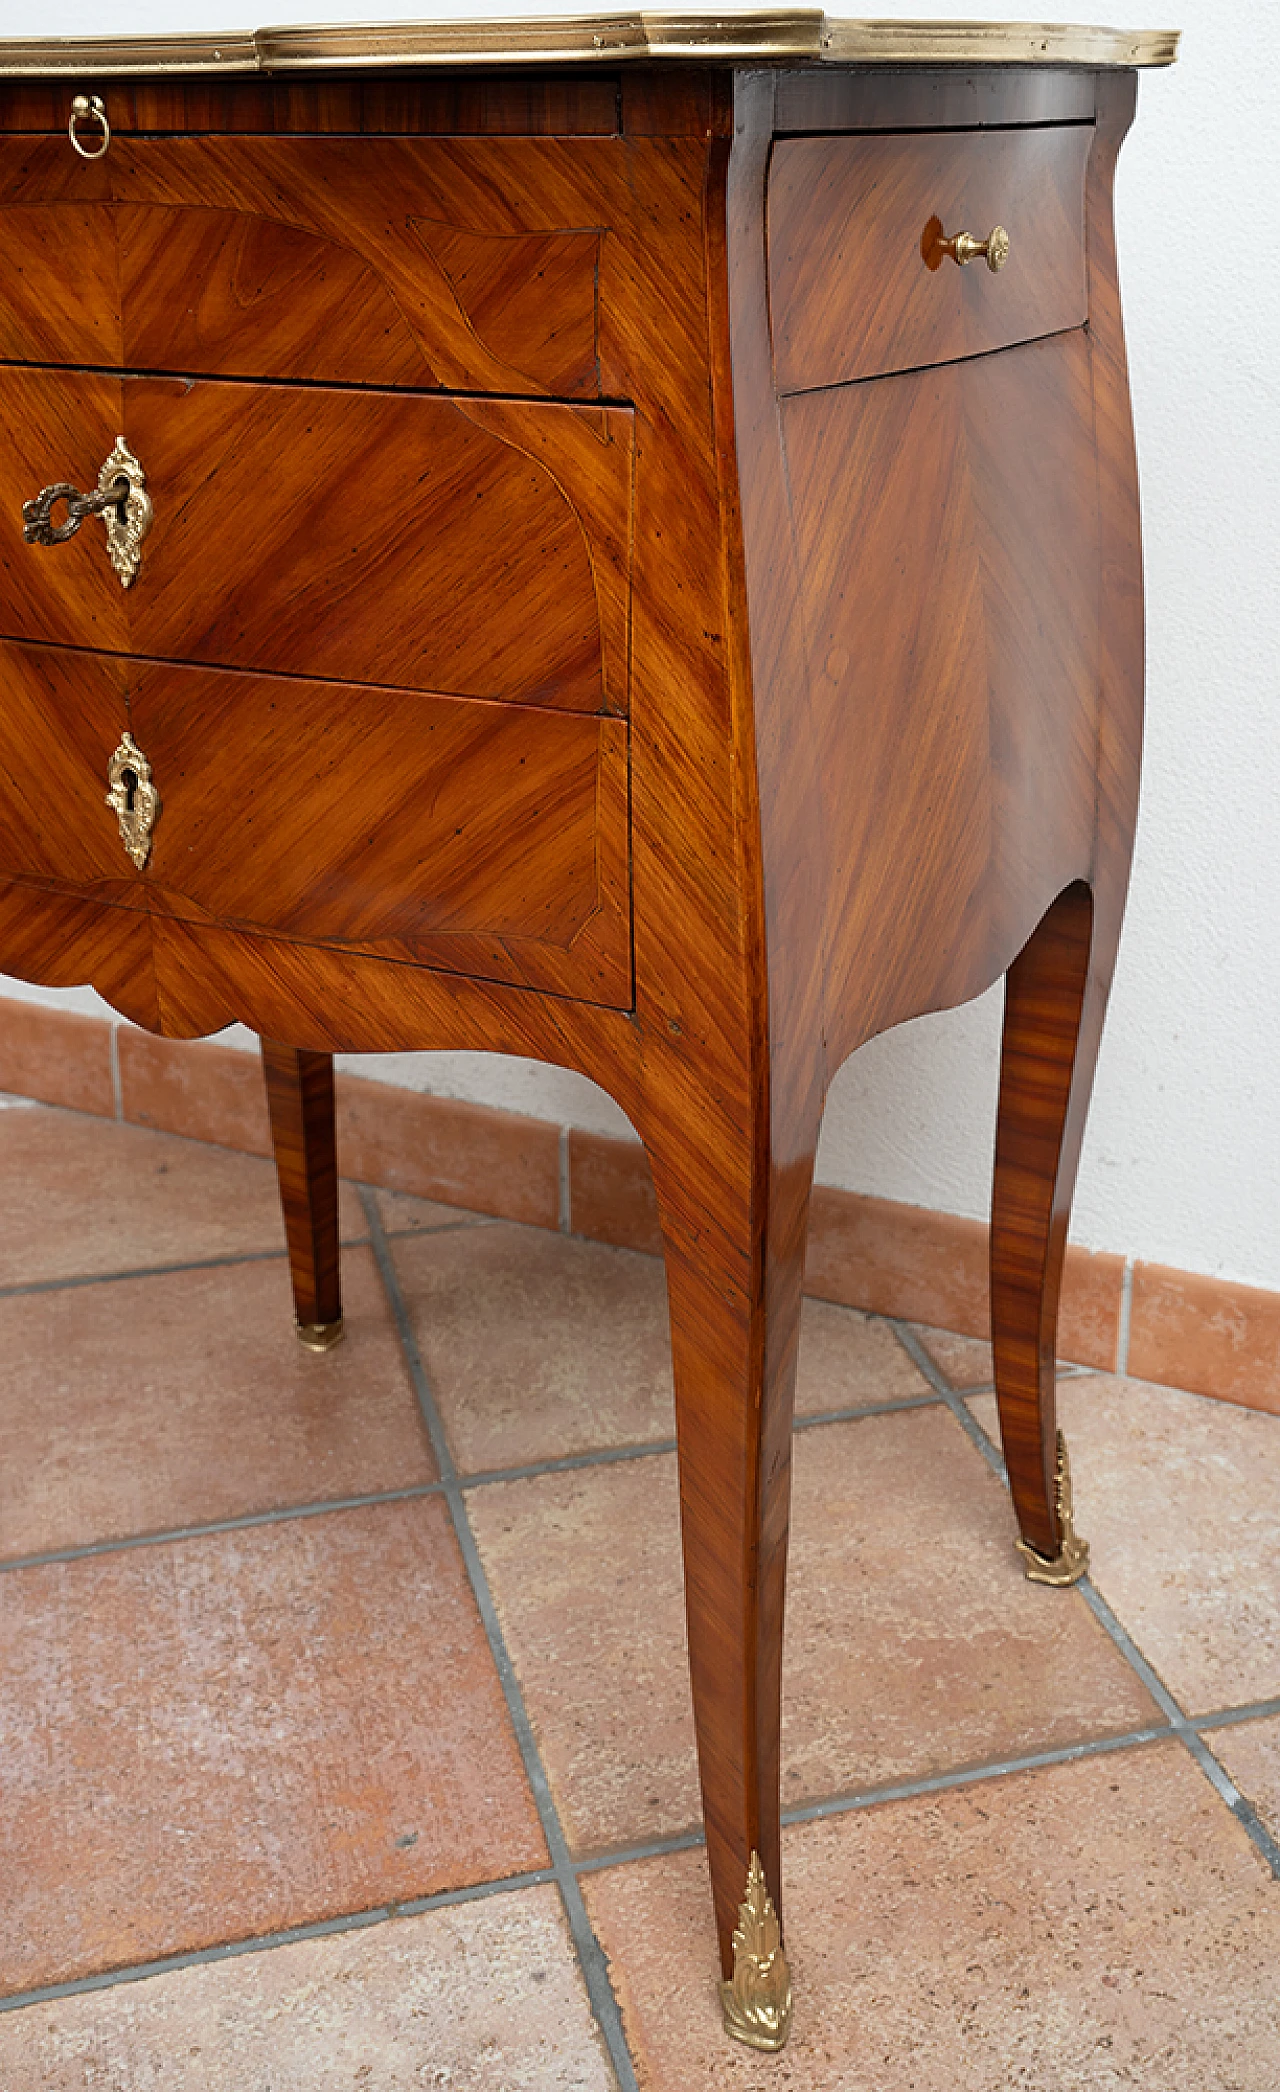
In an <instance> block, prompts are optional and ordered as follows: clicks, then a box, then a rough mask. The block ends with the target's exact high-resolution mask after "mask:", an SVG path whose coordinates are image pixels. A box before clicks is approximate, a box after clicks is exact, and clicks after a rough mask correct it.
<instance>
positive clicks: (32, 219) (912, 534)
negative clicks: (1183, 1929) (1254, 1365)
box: [0, 9, 1176, 2049]
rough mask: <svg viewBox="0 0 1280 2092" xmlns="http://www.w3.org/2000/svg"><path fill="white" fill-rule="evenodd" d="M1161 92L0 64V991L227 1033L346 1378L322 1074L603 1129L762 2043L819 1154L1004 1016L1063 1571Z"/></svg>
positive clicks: (89, 58)
mask: <svg viewBox="0 0 1280 2092" xmlns="http://www.w3.org/2000/svg"><path fill="white" fill-rule="evenodd" d="M1175 43H1176V39H1175V38H1174V37H1173V36H1171V35H1164V34H1149V35H1137V34H1129V33H1119V32H1113V31H1107V30H1090V29H1061V28H1039V27H1019V26H1016V25H1010V26H994V25H992V26H988V27H975V26H974V25H971V24H970V25H963V24H937V25H927V24H910V23H896V24H874V25H873V24H859V23H852V22H847V23H840V22H833V21H828V20H827V19H826V18H825V17H824V16H823V15H822V14H820V13H818V12H816V11H812V10H806V9H800V10H796V11H790V12H774V13H768V12H760V13H755V14H746V15H734V16H729V17H724V18H712V17H703V16H696V15H693V14H671V15H661V16H656V15H636V16H615V17H607V18H606V17H595V18H588V19H584V20H580V21H569V20H560V21H555V22H536V21H532V22H531V21H508V22H486V23H474V24H464V25H447V24H439V23H437V24H431V25H424V26H422V27H414V26H413V25H398V26H396V27H394V28H390V29H385V30H373V29H362V28H352V29H324V30H319V29H317V30H282V31H263V32H259V33H257V34H256V35H253V36H233V37H229V38H227V39H225V40H222V41H219V42H217V43H214V42H213V41H212V40H209V39H203V38H199V37H180V36H175V37H171V38H158V39H137V40H134V41H123V42H115V43H111V42H106V41H102V42H98V43H86V44H73V43H56V42H44V43H16V42H12V41H10V42H8V43H0V432H2V435H3V442H2V444H0V691H2V693H3V704H2V705H0V762H2V763H3V768H4V775H5V778H6V780H7V786H8V788H7V789H6V791H5V792H4V793H3V794H0V970H3V971H4V972H7V973H10V974H15V975H19V976H21V977H23V978H25V979H27V980H31V981H37V982H42V983H45V984H49V985H57V986H61V985H70V984H73V983H80V982H90V983H92V985H93V986H94V987H95V988H97V989H98V990H99V992H100V993H101V994H102V995H104V996H105V997H106V998H107V1000H108V1001H109V1002H110V1003H111V1004H112V1005H113V1006H114V1007H115V1008H116V1009H117V1010H119V1011H121V1012H123V1014H124V1015H125V1016H127V1017H129V1018H131V1019H133V1020H134V1021H135V1022H136V1023H138V1024H140V1025H143V1026H145V1027H147V1028H148V1029H150V1030H151V1031H153V1032H158V1033H162V1034H164V1035H166V1036H169V1037H194V1036H197V1035H200V1034H203V1033H208V1032H213V1031H216V1030H219V1029H220V1028H221V1027H223V1026H224V1025H226V1024H228V1023H230V1022H231V1021H232V1020H233V1019H239V1020H240V1021H241V1022H243V1023H245V1024H247V1025H249V1026H251V1027H252V1028H253V1029H254V1030H255V1031H256V1032H258V1033H259V1034H260V1035H261V1037H262V1039H263V1056H264V1061H265V1067H266V1077H267V1089H268V1097H269V1102H270V1109H271V1119H272V1130H273V1137H274V1142H275V1152H276V1161H277V1167H278V1170H279V1176H280V1184H281V1190H282V1193H283V1199H284V1208H285V1217H286V1225H287V1231H288V1238H289V1249H290V1264H291V1273H292V1279H293V1287H294V1300H295V1306H296V1312H297V1320H298V1326H299V1335H300V1336H301V1337H302V1338H303V1340H304V1342H306V1343H308V1344H309V1345H310V1346H311V1347H312V1348H313V1349H315V1350H316V1351H317V1352H321V1353H322V1352H323V1351H324V1350H325V1349H327V1348H328V1347H329V1346H330V1345H331V1344H333V1343H334V1342H335V1341H336V1340H337V1339H338V1338H339V1337H340V1335H341V1331H342V1311H341V1301H340V1290H339V1270H338V1246H337V1201H336V1165H335V1156H334V1135H333V1083H332V1063H331V1058H330V1056H331V1055H332V1054H334V1053H335V1052H338V1051H347V1052H379V1051H398V1050H406V1049H417V1048H421V1049H440V1048H450V1049H458V1048H472V1049H479V1050H484V1051H488V1052H504V1053H512V1054H519V1055H526V1056H531V1057H534V1058H538V1059H542V1060H544V1061H550V1062H556V1063H559V1064H561V1065H563V1066H566V1067H571V1068H576V1069H580V1070H581V1071H583V1072H584V1073H585V1074H586V1075H588V1076H590V1077H592V1078H593V1079H594V1080H595V1081H597V1082H599V1083H601V1084H602V1085H603V1086H604V1087H605V1088H606V1089H607V1090H609V1091H610V1092H611V1093H612V1095H613V1096H614V1097H616V1098H617V1100H618V1102H619V1103H620V1104H621V1105H622V1107H623V1109H624V1110H625V1111H626V1112H627V1113H628V1114H629V1116H630V1118H631V1120H632V1122H633V1124H634V1126H635V1127H636V1130H637V1131H638V1133H639V1134H640V1136H641V1138H642V1139H643V1141H644V1144H645V1147H646V1150H647V1153H648V1156H649V1160H650V1163H651V1165H652V1170H653V1177H654V1183H655V1186H656V1191H657V1198H658V1205H659V1211H660V1216H661V1223H662V1232H663V1241H664V1246H665V1256H666V1268H667V1279H668V1290H669V1296H670V1306H671V1332H672V1348H673V1355H674V1368H675V1389H676V1406H677V1429H678V1440H679V1464H680V1488H681V1506H682V1521H683V1545H684V1556H685V1570H686V1594H687V1611H688V1627H689V1650H690V1664H691V1671H692V1680H693V1696H694V1705H695V1712H696V1721H697V1735H698V1753H699V1761H700V1768H701V1778H702V1793H703V1803H704V1813H705V1821H706V1834H707V1854H708V1860H709V1863H710V1871H711V1878H712V1883H713V1887H714V1895H715V1910H716V1919H717V1924H718V1928H719V1938H720V1952H721V1963H722V1970H721V1972H722V1976H723V1979H724V1980H723V1982H722V1986H721V1995H722V2003H723V2009H724V2015H725V2022H726V2026H727V2027H728V2029H729V2032H730V2033H731V2034H733V2035H735V2036H736V2037H737V2038H739V2039H741V2040H743V2041H746V2042H749V2043H751V2044H752V2045H754V2046H756V2047H759V2048H766V2049H768V2048H778V2047H780V2046H781V2045H782V2043H783V2041H784V2040H785V2039H786V2035H787V2031H788V2027H789V2024H790V2018H791V2010H792V2003H791V1989H790V1979H789V1976H788V1972H787V1963H786V1957H785V1954H784V1952H783V1946H782V1929H781V1917H782V1898H781V1885H780V1878H779V1872H780V1868H779V1804H778V1779H779V1685H780V1669H781V1652H782V1621H783V1594H784V1584H785V1569H786V1546H787V1522H788V1503H789V1488H790V1458H789V1448H790V1426H791V1408H792V1392H793V1383H794V1376H795V1361H796V1348H797V1336H798V1325H799V1313H800V1299H801V1281H802V1275H803V1264H804V1247H805V1232H806V1221H807V1213H808V1205H809V1196H810V1187H811V1181H812V1175H813V1160H814V1150H815V1147H816V1143H817V1139H818V1131H819V1125H820V1121H821V1116H822V1108H823V1101H824V1098H825V1095H826V1091H827V1088H828V1085H829V1083H830V1081H831V1079H832V1077H833V1076H834V1074H835V1073H836V1071H837V1069H838V1068H839V1067H840V1065H841V1063H842V1062H843V1061H844V1060H845V1059H846V1058H847V1056H848V1055H849V1054H850V1053H852V1052H853V1051H854V1050H855V1048H856V1047H857V1046H859V1045H860V1044H861V1043H862V1042H863V1041H865V1040H866V1039H869V1038H870V1037H872V1036H873V1035H874V1034H875V1033H878V1032H881V1031H884V1030H885V1029H887V1028H888V1027H889V1026H891V1025H894V1024H898V1023H901V1022H902V1021H903V1020H904V1019H906V1018H908V1017H912V1016H915V1015H917V1014H918V1013H920V1012H922V1011H925V1010H934V1009H943V1008H948V1007H951V1006H953V1005H955V1004H958V1003H962V1002H965V1001H967V1000H968V999H970V998H971V997H973V996H976V995H978V994H980V993H981V992H982V991H983V990H984V989H986V988H988V987H989V986H990V985H991V984H992V983H993V982H995V981H997V980H998V979H1000V978H1001V976H1004V977H1005V978H1006V982H1007V995H1006V1008H1005V1032H1004V1049H1003V1059H1002V1066H1001V1082H1000V1103H999V1118H998V1127H997V1135H996V1167H995V1189H994V1197H993V1209H992V1230H991V1303H992V1328H993V1336H994V1344H995V1361H996V1363H995V1373H996V1383H997V1390H998V1396H999V1406H1000V1421H1001V1429H1002V1433H1003V1438H1004V1447H1005V1453H1006V1457H1007V1460H1008V1465H1009V1472H1010V1478H1011V1481H1012V1485H1013V1499H1014V1508H1015V1511H1016V1515H1017V1520H1018V1525H1019V1529H1020V1538H1019V1542H1018V1544H1019V1545H1020V1547H1021V1548H1022V1551H1023V1554H1024V1557H1025V1561H1026V1566H1027V1573H1028V1574H1029V1575H1030V1576H1033V1577H1035V1578H1036V1579H1037V1580H1039V1581H1041V1582H1045V1583H1068V1582H1071V1581H1073V1580H1074V1579H1075V1578H1077V1577H1078V1576H1079V1575H1080V1574H1081V1573H1082V1572H1083V1570H1084V1567H1085V1564H1086V1561H1087V1549H1086V1547H1085V1545H1084V1543H1083V1541H1082V1540H1080V1539H1079V1538H1078V1537H1077V1535H1076V1534H1075V1532H1074V1529H1073V1525H1072V1519H1071V1504H1070V1476H1069V1471H1068V1466H1067V1457H1066V1449H1065V1447H1064V1445H1063V1443H1062V1440H1061V1437H1060V1435H1059V1433H1058V1430H1057V1425H1056V1420H1055V1414H1054V1376H1053V1360H1054V1339H1055V1332H1056V1323H1057V1304H1058V1292H1059V1284H1060V1280H1061V1274H1062V1263H1063V1252H1064V1247H1065V1241H1066V1233H1067V1221H1068V1216H1069V1210H1070V1203H1071V1195H1072V1189H1073V1185H1074V1180H1075V1174H1076V1165H1077V1159H1078V1156H1079V1152H1080V1144H1081V1138H1082V1133H1083V1127H1084V1120H1085V1114H1086V1110H1087V1105H1088V1099H1089V1092H1090V1087H1091V1084H1092V1078H1093V1070H1094V1065H1095V1061H1096V1057H1097V1050H1098V1041H1099V1036H1100V1032H1101V1027H1102V1021H1103V1013H1104V1009H1105V1005H1106V1000H1107V993H1108V988H1109V985H1110V980H1111V974H1112V969H1113V964H1114V960H1115V954H1116V947H1117V941H1118V937H1119V933H1120V924H1121V917H1122V913H1123V908H1124V897H1125V889H1126V884H1127V880H1128V873H1129V863H1130V856H1131V850H1132V842H1133V830H1134V820H1135V815H1136V809H1137V793H1138V770H1139V757H1140V745H1141V721H1142V656H1143V633H1142V583H1141V555H1140V544H1139V523H1138V490H1137V479H1136V472H1135V464H1134V451H1133V440H1132V433H1131V425H1130V412H1129V397H1128V387H1127V378H1126V371H1125V355H1124V342H1123V335H1122V328H1121V313H1120V298H1119V291H1118V287H1117V279H1116V259H1115V243H1114V237H1113V231H1112V210H1111V196H1112V179H1113V174H1114V169H1115V163H1116V155H1117V152H1118V150H1119V147H1120V144H1121V141H1122V139H1123V137H1124V135H1125V132H1126V130H1127V129H1128V127H1129V124H1130V122H1131V120H1132V117H1133V112H1134V102H1135V93H1136V79H1137V75H1136V71H1135V70H1134V69H1135V68H1136V67H1138V66H1142V65H1159V64H1166V63H1168V62H1169V61H1170V60H1171V59H1172V57H1173V55H1174V46H1175ZM33 809H34V810H35V811H34V812H33ZM37 815H38V817H37ZM315 1370H316V1371H317V1372H318V1373H323V1372H325V1371H326V1370H327V1368H326V1364H325V1361H324V1359H323V1357H317V1359H316V1361H315ZM1045 1602H1046V1603H1047V1604H1052V1603H1053V1600H1052V1598H1050V1597H1046V1600H1045ZM708 1974H709V1977H710V1972H708Z"/></svg>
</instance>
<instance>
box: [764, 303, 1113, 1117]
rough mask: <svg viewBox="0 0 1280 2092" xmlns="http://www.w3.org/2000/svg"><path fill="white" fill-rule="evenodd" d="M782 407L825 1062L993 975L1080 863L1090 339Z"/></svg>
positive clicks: (1087, 811) (1086, 703)
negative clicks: (805, 666)
mask: <svg viewBox="0 0 1280 2092" xmlns="http://www.w3.org/2000/svg"><path fill="white" fill-rule="evenodd" d="M783 423H784V428H785V432H786V442H787V458H788V474H789V485H790V490H791V503H792V519H793V527H794V530H795V533H796V542H797V547H798V557H799V563H800V570H801V573H802V575H803V589H802V604H803V616H802V623H803V629H804V632H805V634H806V642H807V646H808V651H809V678H810V696H809V703H810V710H811V724H810V728H809V731H810V733H811V735H812V738H813V742H814V746H815V749H816V751H817V755H816V764H817V777H818V783H817V785H816V787H815V792H814V804H815V805H820V806H821V807H822V808H823V820H822V823H821V828H822V832H823V833H824V834H825V837H826V838H827V842H826V858H825V866H824V872H823V877H822V881H821V889H820V890H821V892H822V894H823V896H824V907H825V921H826V930H825V945H826V962H825V963H826V1037H827V1051H828V1078H829V1077H830V1076H831V1075H833V1074H834V1073H835V1071H836V1069H837V1068H838V1067H839V1065H840V1063H841V1061H842V1060H843V1059H844V1058H845V1057H846V1055H847V1054H849V1053H850V1052H852V1051H853V1049H854V1048H855V1047H856V1046H857V1045H859V1044H861V1042H862V1041H863V1040H864V1039H866V1038H868V1037H870V1036H871V1035H872V1034H873V1033H874V1032H877V1031H881V1030H884V1029H887V1028H888V1027H889V1026H890V1025H893V1024H898V1023H901V1022H903V1021H904V1019H906V1018H908V1017H912V1016H916V1015H919V1014H921V1013H922V1012H923V1011H925V1010H929V1009H940V1008H946V1007H948V1006H950V1005H952V1004H954V1003H957V1002H963V1001H966V1000H967V999H968V998H969V997H971V996H973V995H977V994H979V993H980V992H981V991H982V990H983V989H984V988H986V987H988V986H990V984H991V982H992V981H993V980H995V979H997V978H998V977H999V975H1000V973H1001V971H1002V970H1003V969H1004V967H1005V966H1007V965H1008V964H1009V962H1010V960H1011V959H1012V957H1013V955H1014V953H1015V952H1016V951H1017V950H1018V949H1019V947H1020V946H1021V944H1022V943H1023V942H1024V941H1025V939H1026V938H1027V936H1028V935H1029V934H1030V931H1031V929H1032V927H1033V926H1034V924H1035V922H1036V921H1037V920H1038V919H1039V917H1040V915H1041V914H1042V913H1043V912H1044V910H1045V908H1046V907H1047V906H1048V904H1049V902H1050V901H1051V900H1052V899H1053V897H1054V895H1055V894H1056V893H1057V892H1058V891H1059V890H1060V889H1061V887H1062V886H1064V885H1065V884H1066V883H1067V882H1068V881H1069V880H1070V879H1072V878H1077V877H1080V876H1082V875H1083V874H1084V873H1085V872H1086V871H1087V869H1088V865H1089V859H1090V852H1091V848H1092V834H1093V815H1094V760H1095V748H1096V739H1097V705H1098V698H1097V646H1098V637H1097V632H1098V627H1097V588H1098V536H1097V533H1098V521H1097V507H1096V477H1095V467H1094V459H1093V428H1092V398H1091V391H1090V384H1089V351H1088V345H1087V341H1086V337H1085V336H1084V334H1083V333H1082V332H1077V333H1075V334H1073V335H1065V336H1061V337H1056V338H1055V339H1053V340H1050V341H1043V342H1038V343H1034V344H1031V345H1029V346H1026V347H1022V348H1018V349H1015V350H1012V351H1010V352H1009V353H1008V354H1006V355H1003V356H991V357H982V358H978V359H976V360H974V361H973V362H970V363H962V364H956V365H948V366H943V367H941V368H939V369H937V370H927V371H919V372H913V373H909V374H906V375H903V376H899V377H893V378H886V379H883V380H881V381H879V382H878V383H876V384H873V385H857V386H849V387H845V388H842V389H837V390H833V391H830V392H824V393H820V394H805V395H802V396H800V397H796V398H792V399H789V400H787V401H786V402H785V407H784V415H783ZM815 825H816V824H815Z"/></svg>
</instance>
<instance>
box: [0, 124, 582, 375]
mask: <svg viewBox="0 0 1280 2092" xmlns="http://www.w3.org/2000/svg"><path fill="white" fill-rule="evenodd" d="M69 100H70V89H68V105H69ZM495 166H496V167H497V168H498V177H497V179H496V180H495V178H494V170H495ZM567 201H568V199H567V197H566V194H565V183H564V169H563V166H562V164H561V159H560V157H558V156H557V154H556V152H555V151H554V150H549V149H548V147H547V146H546V145H542V144H540V143H538V142H536V141H530V140H514V139H513V140H503V141H497V140H486V141H483V142H479V141H474V140H472V141H467V140H445V139H436V140H428V139H421V140H419V139H403V138H360V139H353V138H254V137H246V138H228V137H192V138H142V139H139V138H130V137H127V136H118V137H116V138H114V139H113V141H112V145H111V150H110V152H109V153H108V154H107V155H106V157H105V158H104V159H103V160H102V161H100V162H99V161H94V162H91V163H86V162H85V161H83V160H79V159H77V158H76V156H75V154H74V153H73V151H72V148H71V145H70V143H69V141H68V140H67V138H66V137H65V135H64V136H61V137H57V138H41V139H37V140H32V139H24V138H15V137H10V138H0V281H2V282H3V283H4V285H5V293H6V295H5V302H4V305H3V306H2V307H0V357H6V358H13V359H15V360H17V361H22V362H38V363H55V364H69V365H80V364H109V365H112V366H117V367H121V368H125V369H130V370H159V371H164V370H170V371H189V370H194V371H202V372H207V373H211V374H214V375H221V376H244V377H261V378H266V377H280V378H307V379H314V380H317V381H320V382H326V381H328V382H350V383H352V384H376V385H406V386H414V387H419V388H438V389H442V390H446V391H477V392H492V393H499V394H507V393H517V394H527V393H533V394H539V393H541V394H544V395H549V396H552V397H561V398H570V399H573V398H588V399H589V398H592V397H595V396H598V394H599V391H600V375H599V275H600V268H599V263H600V247H601V240H602V232H601V230H600V228H598V227H595V226H590V225H587V226H584V225H582V224H581V223H580V222H571V223H569V224H564V223H562V222H561V220H562V217H563V215H564V214H565V210H566V203H567ZM569 215H570V216H571V217H577V216H579V214H577V213H573V212H570V214H569Z"/></svg>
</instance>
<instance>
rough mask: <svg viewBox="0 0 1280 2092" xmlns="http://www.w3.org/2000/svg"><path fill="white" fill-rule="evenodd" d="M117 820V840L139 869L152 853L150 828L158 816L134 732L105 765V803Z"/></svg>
mask: <svg viewBox="0 0 1280 2092" xmlns="http://www.w3.org/2000/svg"><path fill="white" fill-rule="evenodd" d="M105 803H106V804H107V805H108V806H109V807H110V808H111V811H112V812H113V813H114V815H115V817H116V819H117V821H118V822H119V823H120V840H121V842H122V843H123V844H124V846H125V849H126V850H127V851H128V852H129V855H130V857H132V859H133V861H134V863H135V864H136V865H137V867H138V870H139V871H141V870H142V867H143V865H144V864H145V863H146V861H147V859H148V857H149V856H150V855H151V831H152V829H153V828H154V827H155V825H156V822H157V821H158V820H159V818H160V794H159V792H157V790H156V788H155V785H154V784H153V783H152V781H151V765H150V763H149V762H148V761H147V759H146V757H145V755H144V754H143V753H142V750H141V749H140V748H139V746H138V744H137V742H136V741H135V740H134V738H133V735H132V734H130V733H126V734H125V737H124V739H123V740H122V741H121V743H120V746H119V747H118V748H117V750H116V752H115V754H114V755H113V756H112V758H111V761H110V762H109V763H108V765H107V797H106V802H105Z"/></svg>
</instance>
